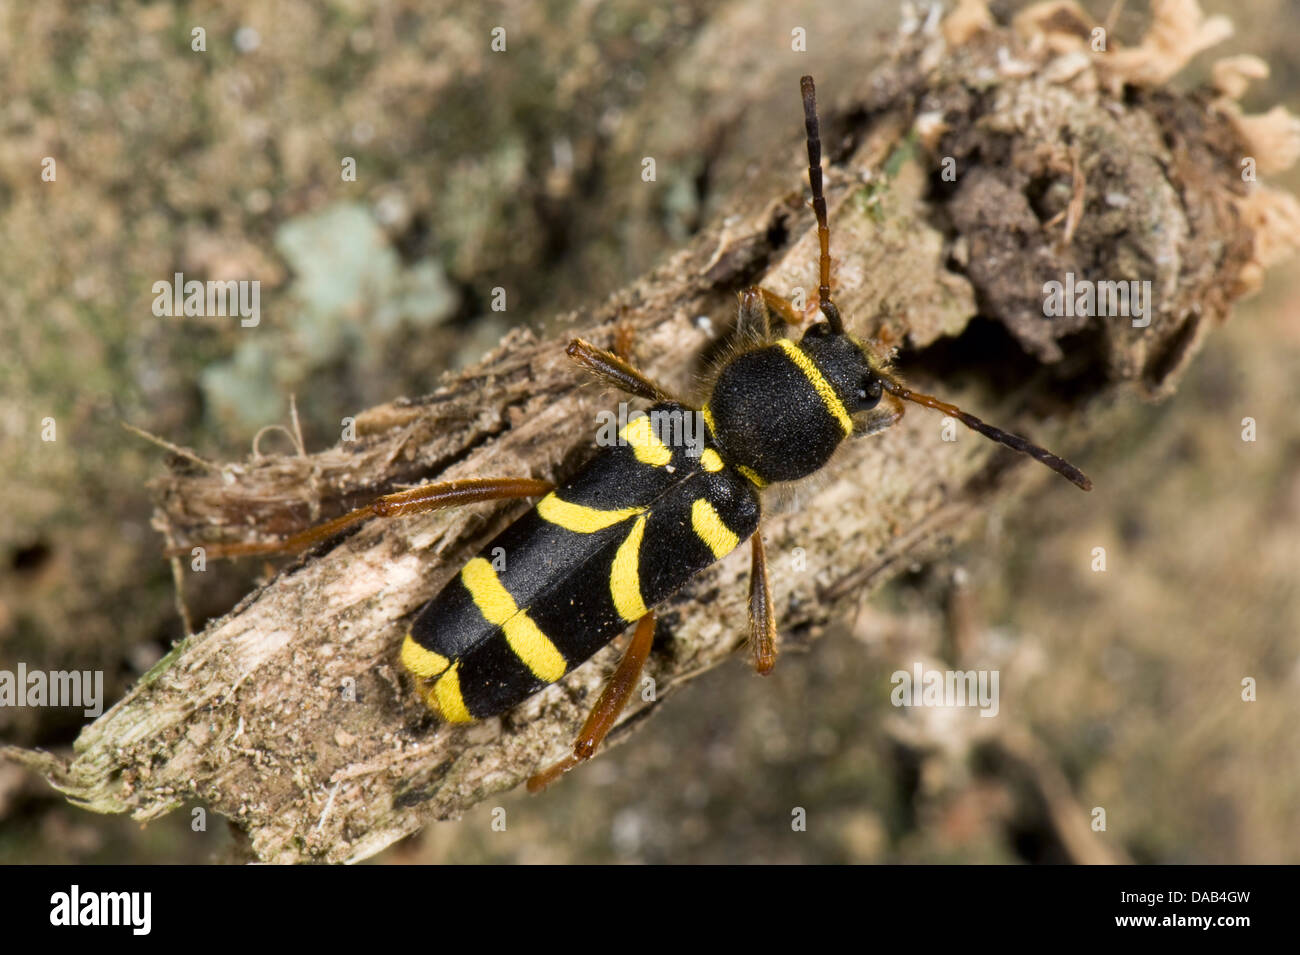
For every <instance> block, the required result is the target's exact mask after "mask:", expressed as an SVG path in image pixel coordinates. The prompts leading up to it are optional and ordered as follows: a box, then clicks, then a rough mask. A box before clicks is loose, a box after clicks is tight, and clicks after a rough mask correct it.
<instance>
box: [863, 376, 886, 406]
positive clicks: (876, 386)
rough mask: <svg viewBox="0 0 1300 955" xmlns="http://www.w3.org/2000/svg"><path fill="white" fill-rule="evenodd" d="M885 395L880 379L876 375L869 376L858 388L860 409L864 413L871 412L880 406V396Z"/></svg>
mask: <svg viewBox="0 0 1300 955" xmlns="http://www.w3.org/2000/svg"><path fill="white" fill-rule="evenodd" d="M883 393H884V389H883V388H882V387H881V384H880V379H879V378H877V377H876V376H875V375H868V376H867V377H866V378H863V379H862V383H861V384H860V385H859V386H858V408H859V409H860V410H862V411H870V410H871V409H872V408H874V407H875V406H876V405H878V404H880V396H881V395H882V394H883Z"/></svg>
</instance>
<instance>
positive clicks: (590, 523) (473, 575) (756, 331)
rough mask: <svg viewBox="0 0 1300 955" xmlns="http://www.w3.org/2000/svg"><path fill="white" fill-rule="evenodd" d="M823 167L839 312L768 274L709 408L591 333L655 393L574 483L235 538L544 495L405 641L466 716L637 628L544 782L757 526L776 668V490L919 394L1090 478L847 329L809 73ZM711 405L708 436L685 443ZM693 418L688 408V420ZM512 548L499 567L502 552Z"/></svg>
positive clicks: (446, 492) (497, 708) (587, 736)
mask: <svg viewBox="0 0 1300 955" xmlns="http://www.w3.org/2000/svg"><path fill="white" fill-rule="evenodd" d="M801 88H802V93H803V104H804V118H805V123H806V126H807V134H808V176H809V181H810V185H811V187H812V198H813V208H814V211H815V212H816V216H817V228H818V238H819V240H820V247H821V255H820V286H819V299H818V304H819V306H820V310H821V312H822V315H823V316H824V321H820V322H817V323H815V324H813V325H812V326H811V327H809V329H808V330H807V331H806V332H805V333H804V335H803V336H802V338H801V339H800V340H799V341H798V342H796V341H793V340H791V339H789V338H785V337H780V336H777V335H775V334H774V333H773V331H772V329H771V327H770V319H771V317H772V315H773V313H774V314H775V315H776V316H777V317H779V318H780V319H782V320H783V321H784V322H786V323H789V324H792V325H793V324H798V323H799V322H800V321H801V320H802V316H800V315H799V314H798V313H797V311H796V309H795V307H794V306H793V305H792V304H791V303H790V302H788V301H787V300H785V299H783V298H780V297H779V296H777V295H775V294H773V293H771V292H769V291H767V290H765V289H759V288H749V289H746V290H744V291H743V292H741V294H740V322H739V324H740V329H739V332H740V337H741V340H742V343H743V345H742V348H741V350H740V351H739V352H738V353H736V354H734V355H733V356H732V357H730V358H729V359H728V360H726V361H725V362H724V363H723V364H722V365H721V366H720V367H719V368H718V369H717V370H716V373H715V375H714V378H713V382H712V385H711V388H710V393H709V397H708V400H707V401H706V402H705V403H704V404H703V405H702V406H701V407H699V408H698V409H695V408H692V407H690V406H689V405H688V404H686V403H685V402H683V401H680V400H675V399H673V398H672V397H670V396H669V395H668V393H667V392H665V391H664V390H663V389H662V388H660V387H659V386H658V385H656V384H654V383H653V382H651V381H650V380H648V379H647V378H646V377H645V376H644V375H642V374H641V373H640V372H638V371H637V370H636V369H635V368H633V367H632V366H631V365H629V364H628V363H627V362H626V361H624V360H623V359H622V358H620V357H618V356H617V355H615V354H613V353H611V352H607V351H602V350H600V349H598V348H595V347H593V346H591V345H589V344H587V343H586V342H584V341H581V340H575V341H574V342H572V343H571V344H570V345H569V347H568V354H569V356H570V357H571V358H573V359H574V360H575V361H577V362H578V363H579V364H580V365H582V366H584V367H585V368H586V369H588V370H589V371H591V372H592V373H594V374H595V375H596V376H597V377H598V378H600V379H601V380H603V381H605V382H606V383H609V384H612V385H614V386H616V387H618V388H619V389H621V390H623V391H625V392H627V393H629V394H631V395H633V396H635V397H638V398H643V399H646V400H649V401H651V402H652V403H653V404H652V405H651V407H650V409H649V413H648V414H646V415H640V416H636V417H633V418H632V419H631V420H629V421H628V423H627V424H626V426H625V427H624V428H623V429H622V430H621V431H620V432H619V441H618V442H617V443H616V444H614V445H613V446H610V447H607V448H603V449H602V450H601V451H600V452H599V453H598V454H597V455H596V456H595V458H594V459H593V460H592V461H591V462H590V463H588V464H587V465H586V467H584V468H583V469H582V470H581V471H579V472H578V473H577V474H576V475H575V476H574V477H572V478H571V479H569V480H568V481H567V482H565V483H564V484H563V485H561V486H559V487H555V486H553V485H552V484H550V483H549V482H546V481H538V480H533V479H526V478H487V479H476V480H465V481H453V482H450V483H444V484H433V485H426V486H422V487H417V488H413V489H411V490H408V491H402V492H399V493H396V494H390V495H386V496H385V497H382V498H380V499H378V500H377V501H375V502H374V503H373V504H371V505H370V506H369V507H366V508H362V509H359V510H357V511H353V512H351V513H349V514H345V515H343V516H342V517H340V518H337V519H335V520H334V521H331V522H329V523H327V524H324V525H321V526H320V527H316V528H313V529H311V530H308V531H304V532H303V533H301V534H299V535H296V536H295V537H292V538H290V539H288V540H286V541H283V542H280V543H278V544H275V545H272V546H266V545H259V544H248V545H238V544H236V545H233V546H231V547H228V548H224V549H223V553H225V554H226V555H228V556H234V555H237V554H244V553H259V552H264V551H268V550H272V549H283V550H291V549H297V548H300V547H304V546H307V545H308V544H311V543H314V542H316V541H319V540H323V539H325V538H327V537H329V536H332V535H333V534H335V533H337V532H338V531H340V530H342V529H343V528H345V527H347V526H349V525H351V524H353V523H355V522H357V521H360V520H364V519H366V518H369V517H376V516H378V517H391V516H398V515H402V514H411V513H418V512H421V511H426V510H432V509H435V508H442V507H449V506H454V505H458V504H466V503H471V502H474V501H487V500H500V499H505V498H519V497H534V496H538V497H540V498H541V499H540V500H539V501H538V503H537V506H536V507H535V508H534V509H533V510H532V511H531V512H529V513H528V514H526V515H525V516H524V517H522V518H520V519H519V520H518V521H516V522H515V523H514V524H512V525H511V526H509V527H508V528H506V529H505V530H504V531H503V532H502V533H501V534H500V535H498V536H497V537H496V538H495V539H494V540H493V541H492V542H491V543H490V544H488V545H487V547H485V548H484V549H483V551H482V552H481V554H480V555H479V556H478V557H475V558H474V559H473V560H471V561H470V562H469V563H467V564H466V565H465V566H464V568H463V569H462V570H461V572H460V573H459V574H458V575H457V576H456V577H454V578H453V579H452V580H451V581H450V582H449V583H448V584H447V585H446V586H445V587H444V588H443V590H442V591H441V592H440V593H439V594H438V595H437V596H436V597H434V598H433V600H431V601H430V602H429V603H428V604H427V605H425V607H424V609H423V610H421V611H420V613H419V615H418V616H417V617H416V619H415V622H414V623H413V624H412V626H411V629H410V632H409V633H408V635H407V637H406V639H405V642H404V643H403V646H402V650H401V659H402V663H403V664H404V665H405V667H406V669H407V670H409V671H410V672H411V674H412V675H413V676H414V677H415V678H416V680H417V682H418V683H419V685H420V687H421V689H422V693H423V695H424V697H425V699H426V701H427V702H428V704H429V706H430V707H431V708H432V709H433V710H435V711H436V712H437V713H438V714H439V715H440V716H441V717H442V718H443V719H445V720H448V721H450V722H453V723H458V722H469V721H471V720H478V719H484V718H486V717H490V716H495V715H497V714H499V713H503V712H505V711H506V710H508V709H510V708H511V707H513V706H515V705H517V704H518V703H520V702H521V701H523V700H525V699H527V698H528V697H529V696H531V695H533V694H534V693H536V692H537V691H538V690H541V689H542V688H543V687H545V686H547V685H549V684H551V683H554V682H556V681H557V680H559V679H561V678H562V677H564V676H565V674H567V673H569V672H570V671H572V670H573V669H574V668H575V667H577V666H580V665H581V664H582V663H583V662H584V661H585V660H587V659H588V658H589V657H591V656H592V655H593V654H594V653H595V652H596V651H597V650H599V649H600V648H601V647H604V646H605V645H606V644H608V643H609V642H610V641H612V640H613V639H614V638H615V637H617V636H618V635H619V634H620V633H622V632H623V631H624V630H625V629H627V627H628V625H629V624H632V623H636V624H637V627H636V632H635V634H634V635H633V638H632V642H631V644H630V645H629V647H628V649H627V651H626V653H625V654H624V657H623V660H622V662H621V663H620V664H619V667H618V669H617V670H616V671H615V674H614V676H613V677H612V678H611V680H610V682H609V684H608V685H607V686H606V688H605V690H604V692H603V693H602V694H601V696H600V699H599V701H598V702H597V704H596V706H595V708H594V709H593V711H592V713H591V716H590V717H589V718H588V719H587V722H586V724H585V725H584V726H583V728H582V731H581V733H580V735H579V738H578V741H577V743H576V744H575V746H574V751H573V754H572V755H571V756H569V757H568V758H567V759H566V760H564V761H562V762H561V763H559V764H557V765H555V766H553V767H551V768H550V769H548V770H546V771H545V772H543V773H541V774H539V775H537V776H534V777H533V778H532V779H531V780H530V781H529V788H530V789H533V790H536V789H539V788H541V787H542V786H544V785H546V784H547V783H548V782H550V781H551V780H553V779H554V778H556V777H557V776H558V775H559V774H560V773H562V772H564V771H565V770H567V769H569V768H570V767H572V766H574V765H576V764H577V763H578V762H580V761H581V760H583V759H586V758H588V757H590V756H591V755H592V753H593V752H594V751H595V749H596V747H597V746H598V745H599V744H600V742H601V740H602V739H603V738H604V737H605V735H606V733H608V732H609V730H610V728H612V726H613V725H614V721H615V720H616V719H617V717H618V714H619V712H620V711H621V710H622V708H623V706H624V704H625V703H626V702H627V699H628V697H629V696H630V694H631V691H632V688H633V686H634V684H635V683H636V680H637V678H638V676H639V674H640V671H641V668H642V666H643V664H644V663H645V660H646V658H647V656H648V655H649V652H650V647H651V643H652V642H653V638H654V611H653V609H652V608H653V607H655V606H656V605H657V604H659V603H660V602H662V601H663V600H665V599H667V598H668V597H670V596H671V595H672V594H673V593H675V592H676V591H677V590H678V589H680V588H681V587H682V586H683V585H684V584H685V583H686V582H687V581H688V580H690V579H691V578H692V577H693V576H695V575H696V574H698V573H699V572H700V571H701V570H703V569H704V568H706V567H708V566H709V565H710V564H712V563H714V562H715V561H717V560H719V559H721V558H722V557H724V556H726V555H727V554H728V553H730V552H731V551H732V550H734V549H735V548H736V547H737V546H739V545H740V544H741V543H742V542H743V541H745V540H749V541H750V544H751V549H752V555H753V565H752V573H751V577H750V630H751V639H752V646H753V649H754V655H755V665H756V666H757V668H758V670H759V671H760V672H764V673H765V672H768V671H769V670H771V668H772V665H773V663H774V662H775V659H776V622H775V620H774V615H773V609H772V597H771V593H770V590H769V588H768V582H767V566H766V558H765V556H764V552H763V540H762V535H761V532H760V528H759V521H760V517H761V514H762V507H761V491H762V490H763V488H765V487H767V486H768V485H770V484H775V483H778V482H788V481H797V480H799V479H801V478H804V477H807V476H808V475H810V474H812V473H814V472H815V471H817V470H819V469H820V468H822V467H823V466H824V465H825V464H826V463H827V462H828V461H829V460H830V458H831V456H832V454H834V452H835V450H836V448H837V447H838V446H839V445H840V443H841V442H842V441H844V440H845V439H846V438H848V437H850V436H852V435H855V434H858V435H862V434H874V433H876V432H878V431H881V430H883V429H885V428H887V427H889V426H890V425H892V424H894V423H895V422H896V421H897V420H898V419H899V418H900V417H902V414H903V407H904V406H903V403H902V402H903V400H908V401H914V402H917V403H919V404H922V405H925V406H927V407H931V408H935V409H938V410H940V411H943V412H944V413H945V414H948V415H951V416H953V417H954V418H957V419H958V420H960V421H962V422H963V423H964V424H966V425H967V426H969V427H971V428H972V429H974V430H976V431H978V432H980V433H981V434H983V435H985V436H987V437H989V438H991V439H993V440H994V441H998V442H1000V443H1002V444H1005V445H1007V446H1009V447H1012V448H1014V449H1016V450H1018V451H1022V452H1024V453H1026V454H1029V455H1030V456H1032V457H1034V458H1036V459H1037V460H1039V461H1041V462H1043V463H1044V464H1046V465H1047V466H1048V467H1051V468H1052V469H1053V470H1055V471H1057V472H1059V473H1060V474H1062V475H1063V476H1065V477H1066V478H1068V479H1069V480H1071V481H1073V482H1074V483H1075V484H1077V485H1078V486H1079V487H1081V488H1083V489H1084V490H1088V489H1089V488H1091V486H1092V485H1091V482H1090V481H1089V480H1088V478H1087V477H1086V476H1084V474H1083V473H1082V472H1081V471H1079V470H1078V469H1077V468H1075V467H1074V466H1073V465H1071V464H1069V463H1068V462H1066V461H1064V460H1062V459H1061V458H1059V457H1057V456H1056V455H1054V454H1051V453H1050V452H1048V451H1045V450H1043V449H1042V448H1040V447H1038V446H1036V445H1034V444H1032V443H1030V442H1029V441H1027V440H1026V439H1024V438H1021V437H1019V436H1017V435H1013V434H1009V433H1007V432H1005V431H1002V430H1000V429H998V428H994V427H992V426H990V425H987V424H985V423H984V422H983V421H980V420H979V419H978V418H976V417H974V416H973V415H969V414H966V413H965V412H964V411H962V410H961V409H959V408H956V407H954V406H953V405H950V404H947V403H945V402H942V401H939V400H938V399H936V398H933V397H931V396H929V395H923V394H919V393H917V392H913V391H911V390H910V389H909V388H907V387H906V386H905V385H903V384H902V383H901V382H900V381H899V380H898V378H897V377H895V376H894V375H892V374H890V373H889V372H888V371H886V370H885V368H883V367H882V366H881V363H880V361H879V360H878V359H877V358H876V357H875V356H874V354H873V353H872V352H871V350H870V349H868V348H867V347H864V346H863V345H862V344H860V343H859V342H858V341H856V340H855V339H853V338H852V337H851V336H849V335H848V334H847V333H846V332H845V330H844V325H843V322H842V321H841V318H840V315H839V311H838V309H836V307H835V305H834V303H833V302H832V301H831V298H830V231H829V228H828V226H827V216H826V199H825V197H824V195H823V191H822V171H821V141H820V136H819V131H818V121H817V107H816V98H815V91H814V87H813V80H812V77H809V76H805V77H803V79H802V80H801ZM691 415H698V417H699V419H700V420H702V422H703V426H702V428H701V432H702V433H701V434H700V435H699V440H696V441H687V440H682V436H683V435H689V434H690V432H691V429H690V428H689V426H687V427H683V425H682V422H683V421H687V419H688V418H689V416H691ZM688 425H689V422H688ZM501 553H504V554H505V555H507V559H506V561H505V563H504V565H503V566H500V567H498V564H497V563H496V562H494V560H493V557H492V555H494V554H501Z"/></svg>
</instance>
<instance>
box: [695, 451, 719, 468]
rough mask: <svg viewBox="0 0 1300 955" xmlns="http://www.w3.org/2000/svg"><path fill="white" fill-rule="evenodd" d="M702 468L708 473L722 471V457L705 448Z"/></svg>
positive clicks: (702, 455) (701, 463)
mask: <svg viewBox="0 0 1300 955" xmlns="http://www.w3.org/2000/svg"><path fill="white" fill-rule="evenodd" d="M700 466H701V467H702V468H704V470H706V471H714V472H717V471H721V470H722V456H721V455H720V454H718V452H717V451H714V450H713V449H712V448H705V449H704V452H703V453H702V454H701V455H700Z"/></svg>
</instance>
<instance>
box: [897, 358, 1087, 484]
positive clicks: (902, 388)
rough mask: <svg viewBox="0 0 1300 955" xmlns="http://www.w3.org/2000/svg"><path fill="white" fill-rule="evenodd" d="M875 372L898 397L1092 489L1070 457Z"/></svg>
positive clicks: (1084, 475)
mask: <svg viewBox="0 0 1300 955" xmlns="http://www.w3.org/2000/svg"><path fill="white" fill-rule="evenodd" d="M876 375H877V376H878V377H879V378H880V381H881V384H882V385H883V386H884V388H885V390H886V391H888V392H889V393H890V394H891V395H894V396H895V397H897V398H902V399H904V400H905V401H914V402H916V403H917V404H918V405H924V406H925V407H927V408H933V409H935V410H936V411H942V412H943V413H944V414H946V415H951V416H952V417H954V418H956V419H957V420H958V421H960V422H961V423H962V424H964V425H965V426H966V427H968V428H970V429H971V430H972V431H978V432H979V433H980V434H982V435H984V437H986V438H991V439H992V440H994V441H996V442H997V443H998V444H1004V445H1006V446H1007V447H1008V448H1012V449H1013V450H1016V451H1019V452H1021V453H1022V454H1027V455H1029V456H1030V457H1031V458H1033V459H1034V460H1035V461H1041V462H1042V463H1043V464H1046V465H1047V466H1048V467H1049V468H1051V469H1052V470H1053V471H1055V472H1056V473H1057V474H1059V475H1061V477H1063V478H1065V479H1066V480H1068V481H1071V482H1073V483H1074V484H1075V485H1077V486H1078V487H1080V488H1082V489H1083V490H1085V491H1091V490H1092V479H1091V478H1089V477H1088V475H1086V474H1084V473H1083V472H1082V471H1080V470H1079V469H1078V468H1076V467H1075V466H1074V465H1073V464H1071V463H1070V462H1069V461H1067V460H1065V459H1064V458H1061V457H1058V456H1057V455H1055V454H1053V453H1052V452H1051V451H1048V450H1047V449H1046V448H1040V447H1039V446H1038V445H1036V444H1034V443H1033V442H1032V441H1030V440H1029V439H1028V438H1022V437H1021V436H1020V435H1018V434H1012V433H1011V432H1010V431H1003V430H1002V429H1001V428H995V427H993V425H991V424H986V423H985V422H983V421H981V420H980V419H979V418H977V417H975V416H974V415H973V414H967V413H966V412H965V411H962V410H961V409H960V408H958V407H957V406H956V405H952V404H949V403H948V402H946V401H940V400H939V399H938V398H936V397H934V396H933V395H925V394H922V393H921V392H919V391H913V390H912V389H911V388H908V387H907V386H906V385H904V384H903V383H902V382H900V381H897V380H896V379H894V378H891V377H889V376H887V375H884V374H882V373H881V372H879V371H877V372H876Z"/></svg>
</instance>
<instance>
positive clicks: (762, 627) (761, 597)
mask: <svg viewBox="0 0 1300 955" xmlns="http://www.w3.org/2000/svg"><path fill="white" fill-rule="evenodd" d="M749 544H750V549H751V551H752V553H753V561H752V562H751V564H750V570H749V643H750V647H751V648H752V649H753V651H754V669H756V670H757V671H758V672H759V673H761V674H762V675H763V676H767V675H768V674H769V673H771V672H772V667H773V666H775V665H776V613H775V611H774V610H773V609H772V588H771V586H770V585H769V583H768V580H767V554H766V553H765V552H764V550H763V533H762V529H761V528H760V529H758V530H755V531H754V535H753V536H752V537H751V538H750V539H749Z"/></svg>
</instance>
